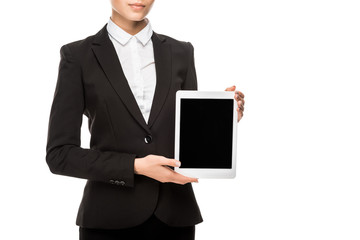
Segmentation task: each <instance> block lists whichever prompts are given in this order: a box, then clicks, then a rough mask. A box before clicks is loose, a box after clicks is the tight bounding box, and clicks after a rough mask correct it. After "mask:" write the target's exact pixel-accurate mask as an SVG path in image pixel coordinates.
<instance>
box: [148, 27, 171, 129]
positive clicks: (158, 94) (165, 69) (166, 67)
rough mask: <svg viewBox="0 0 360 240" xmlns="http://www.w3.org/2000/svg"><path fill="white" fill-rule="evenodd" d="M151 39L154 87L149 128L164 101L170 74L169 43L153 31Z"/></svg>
mask: <svg viewBox="0 0 360 240" xmlns="http://www.w3.org/2000/svg"><path fill="white" fill-rule="evenodd" d="M151 40H152V42H153V47H154V59H155V69H156V87H155V93H154V99H153V102H152V105H151V111H150V116H149V121H148V125H149V128H151V126H152V125H153V124H154V122H155V120H156V117H157V116H158V115H159V113H160V111H161V108H162V106H163V105H164V103H165V100H166V97H167V95H168V93H169V90H170V84H171V75H172V74H171V69H172V68H171V48H170V45H169V44H166V42H165V39H164V38H163V37H162V36H160V35H158V34H156V33H155V32H154V33H153V35H152V37H151Z"/></svg>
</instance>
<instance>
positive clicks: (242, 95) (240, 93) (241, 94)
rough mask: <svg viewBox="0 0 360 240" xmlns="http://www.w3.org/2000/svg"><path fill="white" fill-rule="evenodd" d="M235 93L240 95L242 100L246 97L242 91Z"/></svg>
mask: <svg viewBox="0 0 360 240" xmlns="http://www.w3.org/2000/svg"><path fill="white" fill-rule="evenodd" d="M235 93H237V94H239V96H240V97H241V98H244V97H245V95H244V94H243V93H242V92H240V91H235Z"/></svg>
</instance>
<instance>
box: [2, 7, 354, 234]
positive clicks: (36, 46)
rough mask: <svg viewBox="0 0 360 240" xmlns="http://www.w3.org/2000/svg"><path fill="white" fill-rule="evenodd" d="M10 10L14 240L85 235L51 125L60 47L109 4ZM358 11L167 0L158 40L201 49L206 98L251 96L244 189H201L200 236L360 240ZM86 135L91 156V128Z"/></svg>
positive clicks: (8, 170) (5, 12) (223, 184)
mask: <svg viewBox="0 0 360 240" xmlns="http://www.w3.org/2000/svg"><path fill="white" fill-rule="evenodd" d="M0 9H1V10H0V20H1V21H0V24H1V28H0V30H1V37H0V41H1V44H0V56H1V57H0V61H1V62H0V66H1V70H0V80H1V87H0V107H1V124H0V136H1V138H0V139H1V140H0V141H1V144H0V146H1V157H0V159H1V171H0V172H1V173H0V178H1V179H0V184H1V188H0V191H1V193H0V194H1V198H0V201H1V204H0V218H1V222H0V226H1V238H2V239H52V240H56V239H78V227H77V226H76V225H75V218H76V213H77V210H78V206H79V203H80V200H81V196H82V190H83V186H84V184H85V180H80V179H76V178H71V177H64V176H57V175H53V174H51V173H50V171H49V169H48V167H47V165H46V162H45V146H46V137H47V124H48V117H49V113H50V106H51V102H52V97H53V94H54V90H55V84H56V78H57V70H58V64H59V60H60V54H59V50H60V47H61V46H62V45H63V44H66V43H68V42H71V41H75V40H79V39H83V38H85V37H87V36H89V35H92V34H95V33H96V32H97V31H98V30H100V29H101V28H102V27H103V26H104V25H105V23H106V22H107V21H108V18H109V17H110V13H111V6H110V3H109V1H99V0H98V1H95V0H76V1H74V0H62V1H44V0H42V1H41V0H33V1H2V2H1V6H0ZM359 12H360V4H359V1H350V0H341V1H340V0H337V1H336V0H326V1H325V0H323V1H321V0H301V1H300V0H298V1H294V0H287V1H285V0H283V1H280V0H276V1H269V0H252V1H239V0H228V1H214V0H209V1H194V0H193V1H191V0H181V1H171V0H166V1H165V0H157V1H156V3H155V5H154V6H153V9H152V12H151V13H150V15H149V16H148V17H149V19H150V21H151V23H152V26H153V29H154V31H156V32H158V33H164V34H167V35H169V36H172V37H174V38H177V39H179V40H185V41H190V42H191V43H192V44H193V45H194V47H195V60H196V69H197V75H198V86H199V90H224V89H225V88H226V87H229V86H232V85H233V84H235V85H236V86H237V89H239V90H241V91H242V92H244V93H245V96H246V97H245V99H246V104H245V114H244V118H243V119H242V120H241V122H240V123H239V125H238V142H239V144H238V149H237V150H238V168H237V171H238V172H237V177H236V179H234V180H205V179H200V182H199V183H198V184H194V188H195V193H196V197H197V200H198V203H199V206H200V208H201V210H202V214H203V218H204V222H203V223H201V224H199V225H197V228H196V232H197V238H196V239H197V240H207V239H226V240H232V239H234V240H235V239H242V240H252V239H254V240H255V239H256V240H257V239H261V240H263V239H276V240H281V239H284V240H285V239H286V240H288V239H291V240H293V239H307V240H308V239H316V240H318V239H327V240H329V239H347V240H351V239H357V240H358V239H360V228H359V226H360V204H359V203H360V173H359V172H360V162H359V161H360V153H359V149H360V148H359V147H360V126H359V125H360V124H359V123H360V113H359V104H360V96H359V90H360V87H359V82H360V68H359V66H360V44H359V43H360V14H359ZM84 120H85V119H84ZM82 134H83V141H82V145H83V147H88V140H89V133H88V130H87V122H86V121H84V124H83V131H82ZM169 239H171V238H169Z"/></svg>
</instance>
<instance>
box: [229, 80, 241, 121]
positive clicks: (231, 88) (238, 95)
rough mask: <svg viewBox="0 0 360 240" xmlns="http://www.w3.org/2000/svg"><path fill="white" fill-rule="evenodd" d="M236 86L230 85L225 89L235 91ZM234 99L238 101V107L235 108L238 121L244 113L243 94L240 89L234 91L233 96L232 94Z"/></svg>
mask: <svg viewBox="0 0 360 240" xmlns="http://www.w3.org/2000/svg"><path fill="white" fill-rule="evenodd" d="M235 89H236V87H235V85H234V86H232V87H228V88H226V89H225V91H235ZM234 98H235V100H236V101H237V103H238V108H237V112H238V120H237V121H238V122H239V121H240V119H241V118H242V117H243V115H244V105H245V100H244V98H245V96H244V94H243V93H242V92H240V91H235V96H234Z"/></svg>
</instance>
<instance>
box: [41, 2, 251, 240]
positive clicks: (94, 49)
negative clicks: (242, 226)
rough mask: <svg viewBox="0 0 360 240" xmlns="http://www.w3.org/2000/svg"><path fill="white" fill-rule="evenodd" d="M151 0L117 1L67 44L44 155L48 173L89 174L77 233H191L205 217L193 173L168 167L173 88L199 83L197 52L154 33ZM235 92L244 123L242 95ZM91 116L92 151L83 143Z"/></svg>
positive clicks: (139, 235)
mask: <svg viewBox="0 0 360 240" xmlns="http://www.w3.org/2000/svg"><path fill="white" fill-rule="evenodd" d="M153 2H154V0H112V1H111V4H112V14H111V17H110V19H109V20H108V22H107V24H105V26H104V27H103V28H102V29H101V30H100V31H99V32H98V33H96V34H95V35H92V36H89V37H87V38H85V39H83V40H79V41H75V42H71V43H68V44H66V45H64V46H62V47H61V49H60V54H61V60H60V64H59V72H58V79H57V84H56V89H55V94H54V98H53V103H52V107H51V113H50V119H49V129H48V139H47V146H46V161H47V163H48V165H49V168H50V170H51V172H53V173H55V174H61V175H66V176H72V177H78V178H83V179H87V183H86V186H85V189H84V194H83V199H82V201H81V204H80V207H79V211H78V215H77V219H76V224H77V225H78V226H79V234H80V239H83V240H92V239H101V240H107V239H181V240H187V239H194V235H195V225H196V224H198V223H200V222H202V217H201V213H200V210H199V208H198V205H197V203H196V199H195V196H194V193H193V190H192V185H191V183H192V182H197V179H195V178H189V177H185V176H183V175H181V174H178V173H176V172H174V171H173V170H172V169H171V168H170V167H175V166H179V165H180V162H179V161H178V160H176V159H173V156H174V131H175V126H174V122H175V119H174V118H175V93H176V91H178V90H180V89H192V90H197V80H196V73H195V66H194V50H193V47H192V45H191V44H190V43H189V42H182V41H178V40H175V39H173V38H170V37H168V36H165V35H161V34H158V33H155V32H154V31H153V30H152V28H151V25H150V22H149V20H148V19H147V18H146V15H147V14H148V12H149V11H150V9H151V7H152V5H153ZM226 90H227V91H234V98H235V99H236V100H237V101H238V106H239V108H238V121H239V120H240V119H241V117H242V115H243V110H244V95H243V94H242V93H241V92H239V91H235V86H233V87H230V88H227V89H226ZM83 114H85V115H86V116H87V117H88V125H89V130H90V132H91V140H90V149H84V148H81V147H80V129H81V125H82V116H83Z"/></svg>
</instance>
